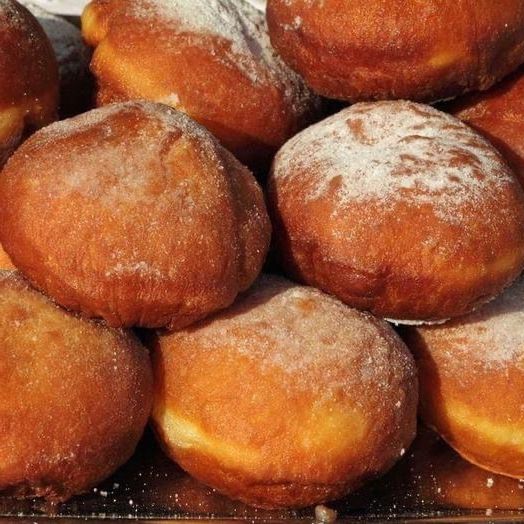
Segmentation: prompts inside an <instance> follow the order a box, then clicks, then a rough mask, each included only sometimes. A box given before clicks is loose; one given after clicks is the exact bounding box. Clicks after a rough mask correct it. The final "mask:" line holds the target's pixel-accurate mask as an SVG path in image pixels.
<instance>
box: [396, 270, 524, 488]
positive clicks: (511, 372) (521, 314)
mask: <svg viewBox="0 0 524 524" xmlns="http://www.w3.org/2000/svg"><path fill="white" fill-rule="evenodd" d="M523 321H524V280H523V279H522V278H521V279H520V280H519V281H518V282H517V283H516V284H515V285H514V286H512V287H511V288H509V289H508V290H507V291H506V292H505V293H504V294H503V295H502V296H500V297H499V298H497V299H496V300H495V301H493V302H491V303H489V304H487V305H486V306H484V307H483V308H482V309H480V310H478V311H476V312H474V313H471V314H470V315H468V316H465V317H463V318H460V319H455V320H453V321H452V322H450V323H448V324H445V325H443V326H430V327H429V326H425V327H418V328H414V327H412V328H406V329H405V333H404V337H405V340H406V342H407V344H408V345H409V347H410V349H411V350H412V351H413V352H414V354H415V357H416V360H417V363H418V366H419V373H420V388H421V395H420V413H421V416H422V418H423V419H424V421H425V422H426V423H427V424H428V425H429V426H430V427H431V428H433V429H435V430H436V431H437V432H438V433H439V434H440V435H441V436H442V438H443V439H444V440H445V441H446V442H448V443H449V444H450V445H451V446H452V447H453V448H454V449H455V450H456V451H457V452H458V453H459V454H460V455H461V456H462V457H464V458H465V459H466V460H468V461H469V462H471V463H473V464H476V465H477V466H479V467H481V468H484V469H487V470H489V471H493V472H494V473H498V474H500V475H506V476H509V477H515V478H524V431H523V430H522V428H523V424H524V414H523V410H522V395H523V393H524V369H523V364H522V363H523V362H524V329H523V328H522V325H523Z"/></svg>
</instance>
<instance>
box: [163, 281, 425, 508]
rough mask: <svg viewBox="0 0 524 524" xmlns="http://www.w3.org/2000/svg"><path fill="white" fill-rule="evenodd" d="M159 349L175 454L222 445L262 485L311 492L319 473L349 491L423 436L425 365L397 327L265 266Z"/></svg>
mask: <svg viewBox="0 0 524 524" xmlns="http://www.w3.org/2000/svg"><path fill="white" fill-rule="evenodd" d="M154 358H155V361H156V372H157V392H156V406H155V409H154V419H155V423H156V426H157V428H158V429H159V430H160V431H161V433H162V435H163V438H164V439H166V442H168V443H169V445H170V446H173V450H174V451H173V452H174V454H175V457H176V456H177V453H179V454H180V456H181V457H184V456H185V450H191V449H195V452H196V450H199V452H201V453H203V454H204V455H208V456H215V457H217V460H219V461H220V463H221V464H223V465H224V467H227V468H231V469H232V470H233V471H236V472H237V473H236V474H237V475H239V478H241V475H242V472H243V471H250V473H248V474H247V476H248V477H251V476H254V478H253V487H254V489H256V483H257V482H258V483H259V484H260V485H261V486H262V485H263V484H264V483H266V484H268V485H274V486H275V490H276V489H278V487H277V485H279V486H285V485H286V484H287V483H297V485H299V486H300V485H301V486H304V494H306V496H307V489H306V486H307V484H308V483H309V484H316V485H317V487H318V489H319V493H321V490H322V489H324V488H325V487H326V486H325V485H324V486H322V485H323V484H328V485H329V483H333V484H334V485H335V486H332V487H333V489H334V492H335V493H336V494H337V495H338V496H340V495H341V493H342V491H343V490H344V489H345V488H347V484H350V485H353V484H356V483H358V482H359V481H360V479H361V478H363V477H366V476H370V475H374V474H376V473H377V472H378V471H380V470H381V469H382V468H383V467H384V465H385V464H387V465H388V466H389V465H390V464H391V463H392V462H394V461H395V460H396V459H397V458H398V457H399V456H400V455H401V454H402V453H403V448H405V447H406V446H407V444H408V443H409V442H411V439H412V437H413V431H414V424H415V420H414V414H415V409H416V408H415V406H416V398H417V395H416V391H417V388H416V371H415V368H414V365H413V360H412V357H411V355H410V354H409V352H408V351H407V348H406V347H405V346H404V344H403V343H402V342H401V340H400V339H399V338H398V337H397V335H396V334H395V332H394V331H393V330H392V329H391V328H390V327H389V326H388V325H387V324H386V323H385V322H383V321H380V320H377V319H375V318H373V317H372V316H370V315H368V314H365V313H361V312H359V311H356V310H353V309H351V308H348V307H347V306H345V305H344V304H342V303H341V302H339V301H338V300H336V299H334V298H332V297H329V296H328V295H325V294H323V293H321V292H320V291H318V290H316V289H313V288H308V287H302V286H296V285H293V284H292V283H290V282H289V281H286V280H284V279H280V278H276V277H263V278H261V279H259V281H257V283H256V284H255V285H254V287H252V288H251V289H250V290H249V291H248V292H247V293H246V294H245V295H243V296H242V297H240V298H239V299H238V300H237V302H235V304H233V306H232V307H231V308H229V309H228V310H226V311H225V312H223V313H220V314H218V315H216V316H214V317H213V318H211V319H209V320H206V321H204V322H202V323H199V324H197V325H195V326H194V327H192V328H191V329H189V330H183V331H180V332H177V333H173V334H170V335H168V336H160V337H159V340H158V342H157V348H156V352H155V357H154ZM240 391H241V392H242V394H241V395H240V396H238V398H237V395H238V392H240ZM211 399H214V400H213V401H218V400H220V399H221V400H220V402H221V408H220V409H209V408H210V406H212V405H213V403H212V402H211ZM233 399H234V400H233ZM283 406H288V407H290V406H293V410H292V412H290V411H289V410H288V409H283ZM177 450H178V451H177ZM188 460H190V458H188ZM200 474H201V475H207V476H209V477H213V472H212V471H209V472H208V473H205V472H203V471H200ZM255 479H257V481H255ZM248 483H249V482H248ZM283 489H284V490H285V488H283ZM297 494H298V493H297ZM290 496H291V497H293V495H292V493H290ZM310 496H311V494H310ZM317 496H318V493H317ZM241 498H242V497H241ZM260 500H264V498H261V499H260ZM267 500H271V498H269V499H267ZM299 500H302V499H300V496H299ZM313 500H314V499H313ZM296 502H297V501H295V504H294V505H296ZM272 503H273V504H275V503H276V500H273V502H272ZM266 504H269V505H271V502H270V503H268V502H266ZM302 504H303V503H302Z"/></svg>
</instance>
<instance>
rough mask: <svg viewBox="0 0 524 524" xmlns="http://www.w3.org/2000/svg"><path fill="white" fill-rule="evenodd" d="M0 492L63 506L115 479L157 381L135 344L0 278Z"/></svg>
mask: <svg viewBox="0 0 524 524" xmlns="http://www.w3.org/2000/svg"><path fill="white" fill-rule="evenodd" d="M0 344H1V348H2V351H0V383H1V384H2V394H1V395H0V418H1V421H2V423H1V424H0V491H3V490H7V492H8V493H11V494H13V495H15V496H17V497H26V496H27V497H33V496H37V497H46V498H47V499H49V500H51V501H61V500H65V499H67V498H69V497H70V496H72V495H74V494H76V493H80V492H82V491H85V490H87V489H89V488H91V487H93V486H94V485H96V484H98V483H99V482H100V481H101V480H103V479H104V478H106V477H108V476H109V475H111V474H112V473H113V472H114V471H115V470H116V469H117V468H118V467H119V466H121V465H122V464H123V463H124V462H126V461H127V460H128V459H129V457H130V456H131V455H132V453H133V451H134V449H135V447H136V445H137V443H138V440H139V439H140V436H141V435H142V432H143V430H144V427H145V425H146V423H147V420H148V417H149V413H150V409H151V402H152V392H153V384H152V373H151V363H150V360H149V355H148V353H147V351H146V349H145V348H144V347H143V346H141V345H140V344H139V342H138V341H137V340H136V339H135V338H134V337H133V336H131V335H130V334H128V333H125V332H123V331H116V330H112V329H109V328H107V327H104V326H103V325H102V324H98V323H95V322H90V321H85V320H82V319H80V318H77V317H75V316H73V315H70V314H68V313H66V312H65V311H63V310H62V309H60V308H59V307H58V306H56V305H55V304H53V303H52V302H51V301H50V300H48V299H47V298H45V297H44V296H43V295H41V294H40V293H38V292H37V291H35V290H33V289H31V288H30V287H29V285H28V284H27V283H26V282H25V281H24V280H23V279H22V278H21V277H20V276H19V275H18V274H17V273H15V272H5V271H0Z"/></svg>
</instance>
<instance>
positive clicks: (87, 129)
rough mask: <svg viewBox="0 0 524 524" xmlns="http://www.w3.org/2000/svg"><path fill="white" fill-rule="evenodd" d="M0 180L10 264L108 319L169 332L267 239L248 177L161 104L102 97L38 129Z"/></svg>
mask: <svg viewBox="0 0 524 524" xmlns="http://www.w3.org/2000/svg"><path fill="white" fill-rule="evenodd" d="M0 186H1V187H0V194H1V195H2V197H4V198H5V199H6V200H5V201H4V202H5V205H3V206H2V209H1V211H0V215H1V219H0V220H1V222H2V224H1V226H0V229H1V232H0V237H1V239H0V242H1V243H2V245H3V247H4V249H5V250H6V252H7V253H8V255H9V256H10V257H11V259H12V260H13V262H14V264H15V265H16V266H17V267H18V268H19V269H20V270H21V271H22V272H23V273H24V274H25V275H26V276H27V277H28V278H29V279H30V280H31V281H32V282H33V283H34V285H36V287H38V288H40V289H41V290H43V291H44V292H45V293H46V294H48V295H50V296H51V297H53V298H54V299H55V300H56V301H57V302H58V303H59V304H61V305H63V306H64V307H66V308H68V309H71V310H74V311H81V312H83V313H84V314H86V315H88V316H91V317H101V318H103V319H105V320H106V321H107V322H108V323H109V324H110V325H112V326H114V327H120V326H134V325H136V326H143V327H162V326H167V327H170V328H173V329H174V328H178V327H182V326H186V325H188V324H190V323H191V322H194V321H196V320H199V319H201V318H203V317H205V316H207V315H208V314H209V313H211V312H213V311H216V310H218V309H221V308H224V307H227V306H228V305H230V304H231V303H232V302H233V300H234V299H235V297H236V295H237V293H238V292H239V291H242V290H244V289H246V288H247V287H249V286H250V284H251V283H252V282H253V281H254V280H255V278H256V277H257V275H258V273H259V271H260V269H261V266H262V264H263V261H264V257H265V254H266V251H267V248H268V244H269V237H270V224H269V218H268V216H267V212H266V208H265V204H264V200H263V196H262V192H261V190H260V188H259V187H258V185H257V183H256V181H255V179H254V177H253V175H252V174H251V173H250V172H249V171H248V170H247V169H246V168H245V167H244V166H242V165H241V164H240V163H239V162H238V161H237V160H236V159H235V158H234V157H233V156H232V155H231V154H230V153H229V152H228V151H226V150H225V149H224V148H223V147H222V146H220V145H219V144H218V142H217V141H216V140H215V139H214V138H213V136H212V135H211V134H210V133H208V132H207V131H206V130H205V129H204V128H202V127H201V126H199V125H198V124H196V123H195V122H193V121H192V120H191V119H189V118H188V117H187V116H186V115H184V114H182V113H179V112H177V111H175V110H173V109H171V108H169V107H167V106H165V105H162V104H154V103H150V102H127V103H124V104H115V105H109V106H106V107H104V108H101V109H96V110H94V111H91V112H89V113H85V114H84V115H81V116H78V117H75V118H72V119H70V120H65V121H62V122H58V123H55V124H53V125H51V126H48V127H47V128H45V129H43V130H40V131H39V132H38V133H36V134H35V135H33V136H32V137H31V138H30V139H29V140H28V141H26V142H25V143H24V144H23V146H22V147H21V148H20V149H19V150H18V151H17V152H16V153H15V155H13V157H11V159H10V161H9V162H8V164H7V165H6V167H5V171H4V172H3V173H2V177H1V181H0ZM2 197H0V198H2Z"/></svg>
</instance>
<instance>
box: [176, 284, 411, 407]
mask: <svg viewBox="0 0 524 524" xmlns="http://www.w3.org/2000/svg"><path fill="white" fill-rule="evenodd" d="M171 336H172V337H173V336H174V337H176V336H177V335H176V334H175V335H171ZM180 336H181V337H184V336H186V335H185V333H184V332H181V333H180ZM191 337H196V338H197V343H195V344H193V345H192V347H195V348H197V347H198V348H199V350H202V351H206V352H209V353H210V358H213V357H212V354H213V349H214V348H216V344H217V341H226V340H227V341H228V344H227V346H228V348H230V351H232V352H235V353H237V354H240V355H242V356H243V357H245V358H247V359H254V360H255V361H256V362H257V366H261V367H262V368H263V369H266V370H267V371H268V372H270V373H271V370H275V369H278V370H279V371H280V372H284V373H285V374H287V375H289V377H290V387H295V388H299V389H300V388H302V389H306V390H310V391H315V390H317V389H319V388H320V389H322V391H323V393H324V394H325V395H331V394H333V392H336V391H340V390H343V391H344V392H346V393H350V394H351V393H352V394H354V388H355V387H356V385H357V384H358V385H359V387H360V386H364V387H373V388H376V390H377V391H381V392H383V391H384V390H388V391H389V390H390V388H394V387H398V380H399V379H400V378H401V377H402V380H405V379H407V377H409V376H412V375H413V373H414V367H413V363H412V359H411V356H410V355H409V352H408V351H407V349H406V348H405V346H404V345H403V344H402V342H401V341H400V339H399V338H398V337H397V335H396V334H395V333H394V331H393V330H392V329H391V328H390V327H389V326H388V325H387V324H386V323H385V322H383V321H380V320H377V319H375V318H374V317H372V316H371V315H368V314H365V313H361V312H359V311H356V310H354V309H351V308H349V307H348V306H346V305H344V304H343V303H341V302H339V301H338V300H336V299H334V298H332V297H330V296H328V295H326V294H324V293H322V292H320V291H318V290H316V289H313V288H309V287H305V286H298V285H293V284H292V283H291V282H288V281H286V280H284V279H280V278H276V277H269V276H266V277H262V278H261V279H260V280H259V281H258V283H257V284H256V285H255V287H254V288H252V289H251V290H250V291H249V292H248V293H247V294H246V296H245V297H244V298H241V299H240V300H238V301H237V303H236V304H234V305H233V306H232V308H230V309H229V310H228V311H227V312H226V314H225V315H221V314H219V315H218V316H217V317H215V318H213V319H212V320H211V321H209V322H206V323H205V324H204V325H203V326H201V327H199V328H198V329H197V330H192V331H191ZM221 347H222V342H221ZM348 370H351V373H348ZM315 377H322V381H321V383H319V382H315V380H314V378H315ZM396 394H398V391H397V392H396ZM398 401H403V399H398V398H395V399H394V400H393V399H392V406H393V405H394V404H395V402H398Z"/></svg>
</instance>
